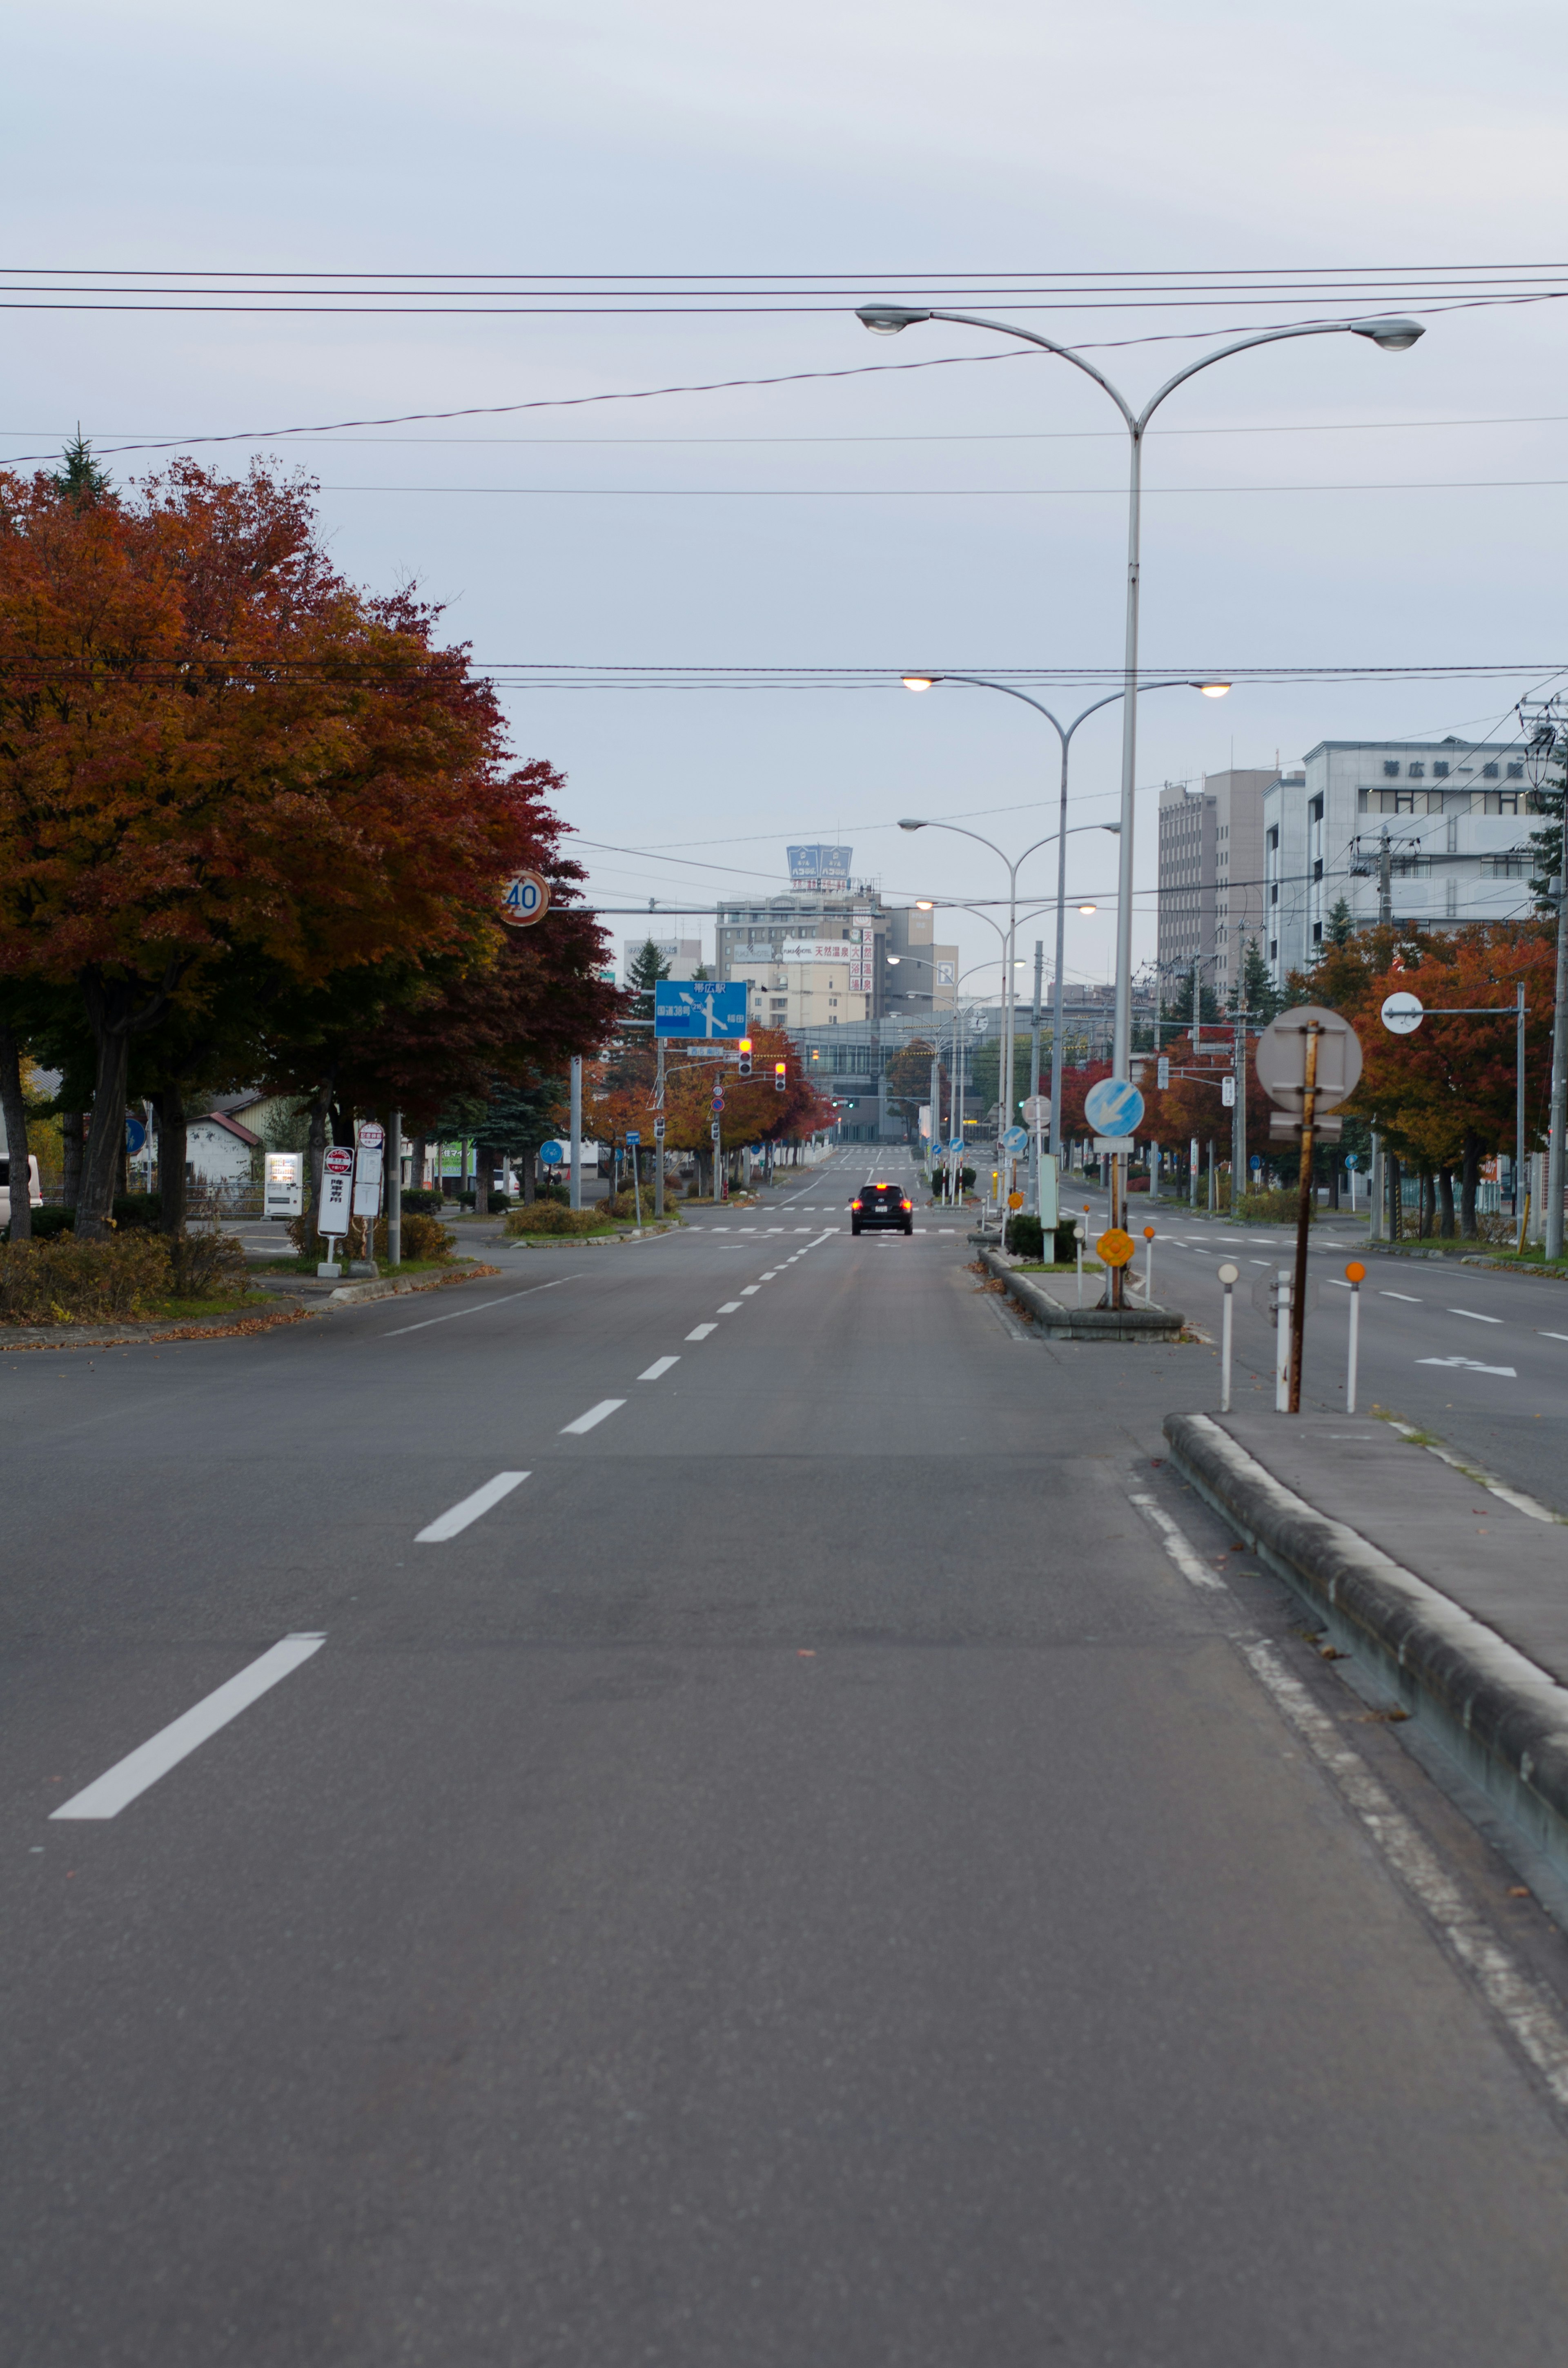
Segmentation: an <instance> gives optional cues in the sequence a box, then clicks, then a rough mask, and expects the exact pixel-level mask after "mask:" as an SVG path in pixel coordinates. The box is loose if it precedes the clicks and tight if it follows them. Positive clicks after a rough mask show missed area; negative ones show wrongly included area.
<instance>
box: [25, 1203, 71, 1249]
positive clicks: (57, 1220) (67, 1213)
mask: <svg viewBox="0 0 1568 2368" xmlns="http://www.w3.org/2000/svg"><path fill="white" fill-rule="evenodd" d="M75 1230H76V1212H75V1210H74V1209H62V1208H61V1206H60V1204H59V1202H58V1201H46V1203H45V1204H44V1206H43V1207H42V1208H41V1209H35V1210H34V1211H33V1239H34V1241H35V1242H52V1241H57V1240H58V1239H59V1237H60V1235H62V1234H73V1233H74V1232H75Z"/></svg>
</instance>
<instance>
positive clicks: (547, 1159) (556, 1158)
mask: <svg viewBox="0 0 1568 2368" xmlns="http://www.w3.org/2000/svg"><path fill="white" fill-rule="evenodd" d="M539 1156H540V1158H541V1159H542V1160H543V1162H544V1164H545V1166H546V1167H560V1165H561V1145H560V1144H558V1143H545V1144H540V1154H539Z"/></svg>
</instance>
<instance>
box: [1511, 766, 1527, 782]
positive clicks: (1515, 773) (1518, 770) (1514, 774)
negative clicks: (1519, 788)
mask: <svg viewBox="0 0 1568 2368" xmlns="http://www.w3.org/2000/svg"><path fill="white" fill-rule="evenodd" d="M1524 778H1525V768H1524V767H1523V766H1522V765H1510V766H1509V768H1508V779H1509V780H1511V781H1522V780H1524Z"/></svg>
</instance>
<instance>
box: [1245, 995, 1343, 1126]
mask: <svg viewBox="0 0 1568 2368" xmlns="http://www.w3.org/2000/svg"><path fill="white" fill-rule="evenodd" d="M1314 1023H1315V1025H1316V1027H1317V1030H1318V1040H1317V1045H1318V1056H1317V1072H1316V1076H1315V1079H1314V1094H1315V1108H1316V1110H1318V1112H1319V1113H1320V1114H1321V1113H1322V1112H1323V1111H1324V1110H1334V1109H1335V1108H1337V1106H1338V1104H1339V1103H1341V1102H1342V1101H1343V1100H1344V1099H1345V1097H1346V1094H1349V1093H1354V1091H1355V1089H1356V1086H1357V1082H1358V1079H1359V1077H1360V1075H1361V1040H1360V1038H1359V1037H1358V1035H1357V1033H1356V1030H1354V1028H1352V1027H1351V1025H1350V1022H1349V1021H1348V1019H1342V1018H1341V1016H1340V1014H1339V1013H1338V1012H1337V1011H1327V1010H1325V1009H1324V1008H1323V1006H1322V1005H1321V1004H1317V1003H1300V1004H1298V1005H1297V1006H1296V1007H1295V1008H1294V1010H1291V1011H1282V1012H1281V1013H1280V1014H1279V1017H1278V1019H1271V1020H1270V1021H1269V1023H1268V1025H1267V1028H1266V1029H1265V1030H1264V1031H1263V1033H1262V1035H1261V1036H1260V1037H1259V1038H1258V1040H1257V1081H1258V1083H1259V1085H1260V1086H1261V1087H1263V1090H1264V1092H1265V1093H1266V1094H1267V1096H1268V1099H1269V1100H1270V1101H1271V1102H1272V1103H1273V1104H1274V1106H1275V1108H1276V1109H1277V1110H1290V1111H1292V1112H1294V1113H1295V1115H1296V1116H1298V1117H1299V1116H1300V1115H1301V1108H1302V1105H1303V1102H1304V1100H1305V1099H1306V1091H1305V1089H1306V1082H1307V1030H1308V1029H1309V1028H1310V1027H1312V1025H1313V1024H1314Z"/></svg>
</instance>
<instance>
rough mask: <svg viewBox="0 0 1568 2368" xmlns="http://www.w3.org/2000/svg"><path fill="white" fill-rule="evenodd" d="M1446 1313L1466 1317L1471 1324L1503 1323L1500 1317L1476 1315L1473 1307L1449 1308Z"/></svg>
mask: <svg viewBox="0 0 1568 2368" xmlns="http://www.w3.org/2000/svg"><path fill="white" fill-rule="evenodd" d="M1448 1313H1449V1315H1468V1316H1469V1318H1470V1320H1471V1323H1472V1324H1501V1322H1502V1321H1503V1318H1502V1317H1501V1316H1500V1315H1477V1314H1476V1312H1475V1310H1474V1308H1473V1307H1450V1308H1449V1310H1448Z"/></svg>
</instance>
